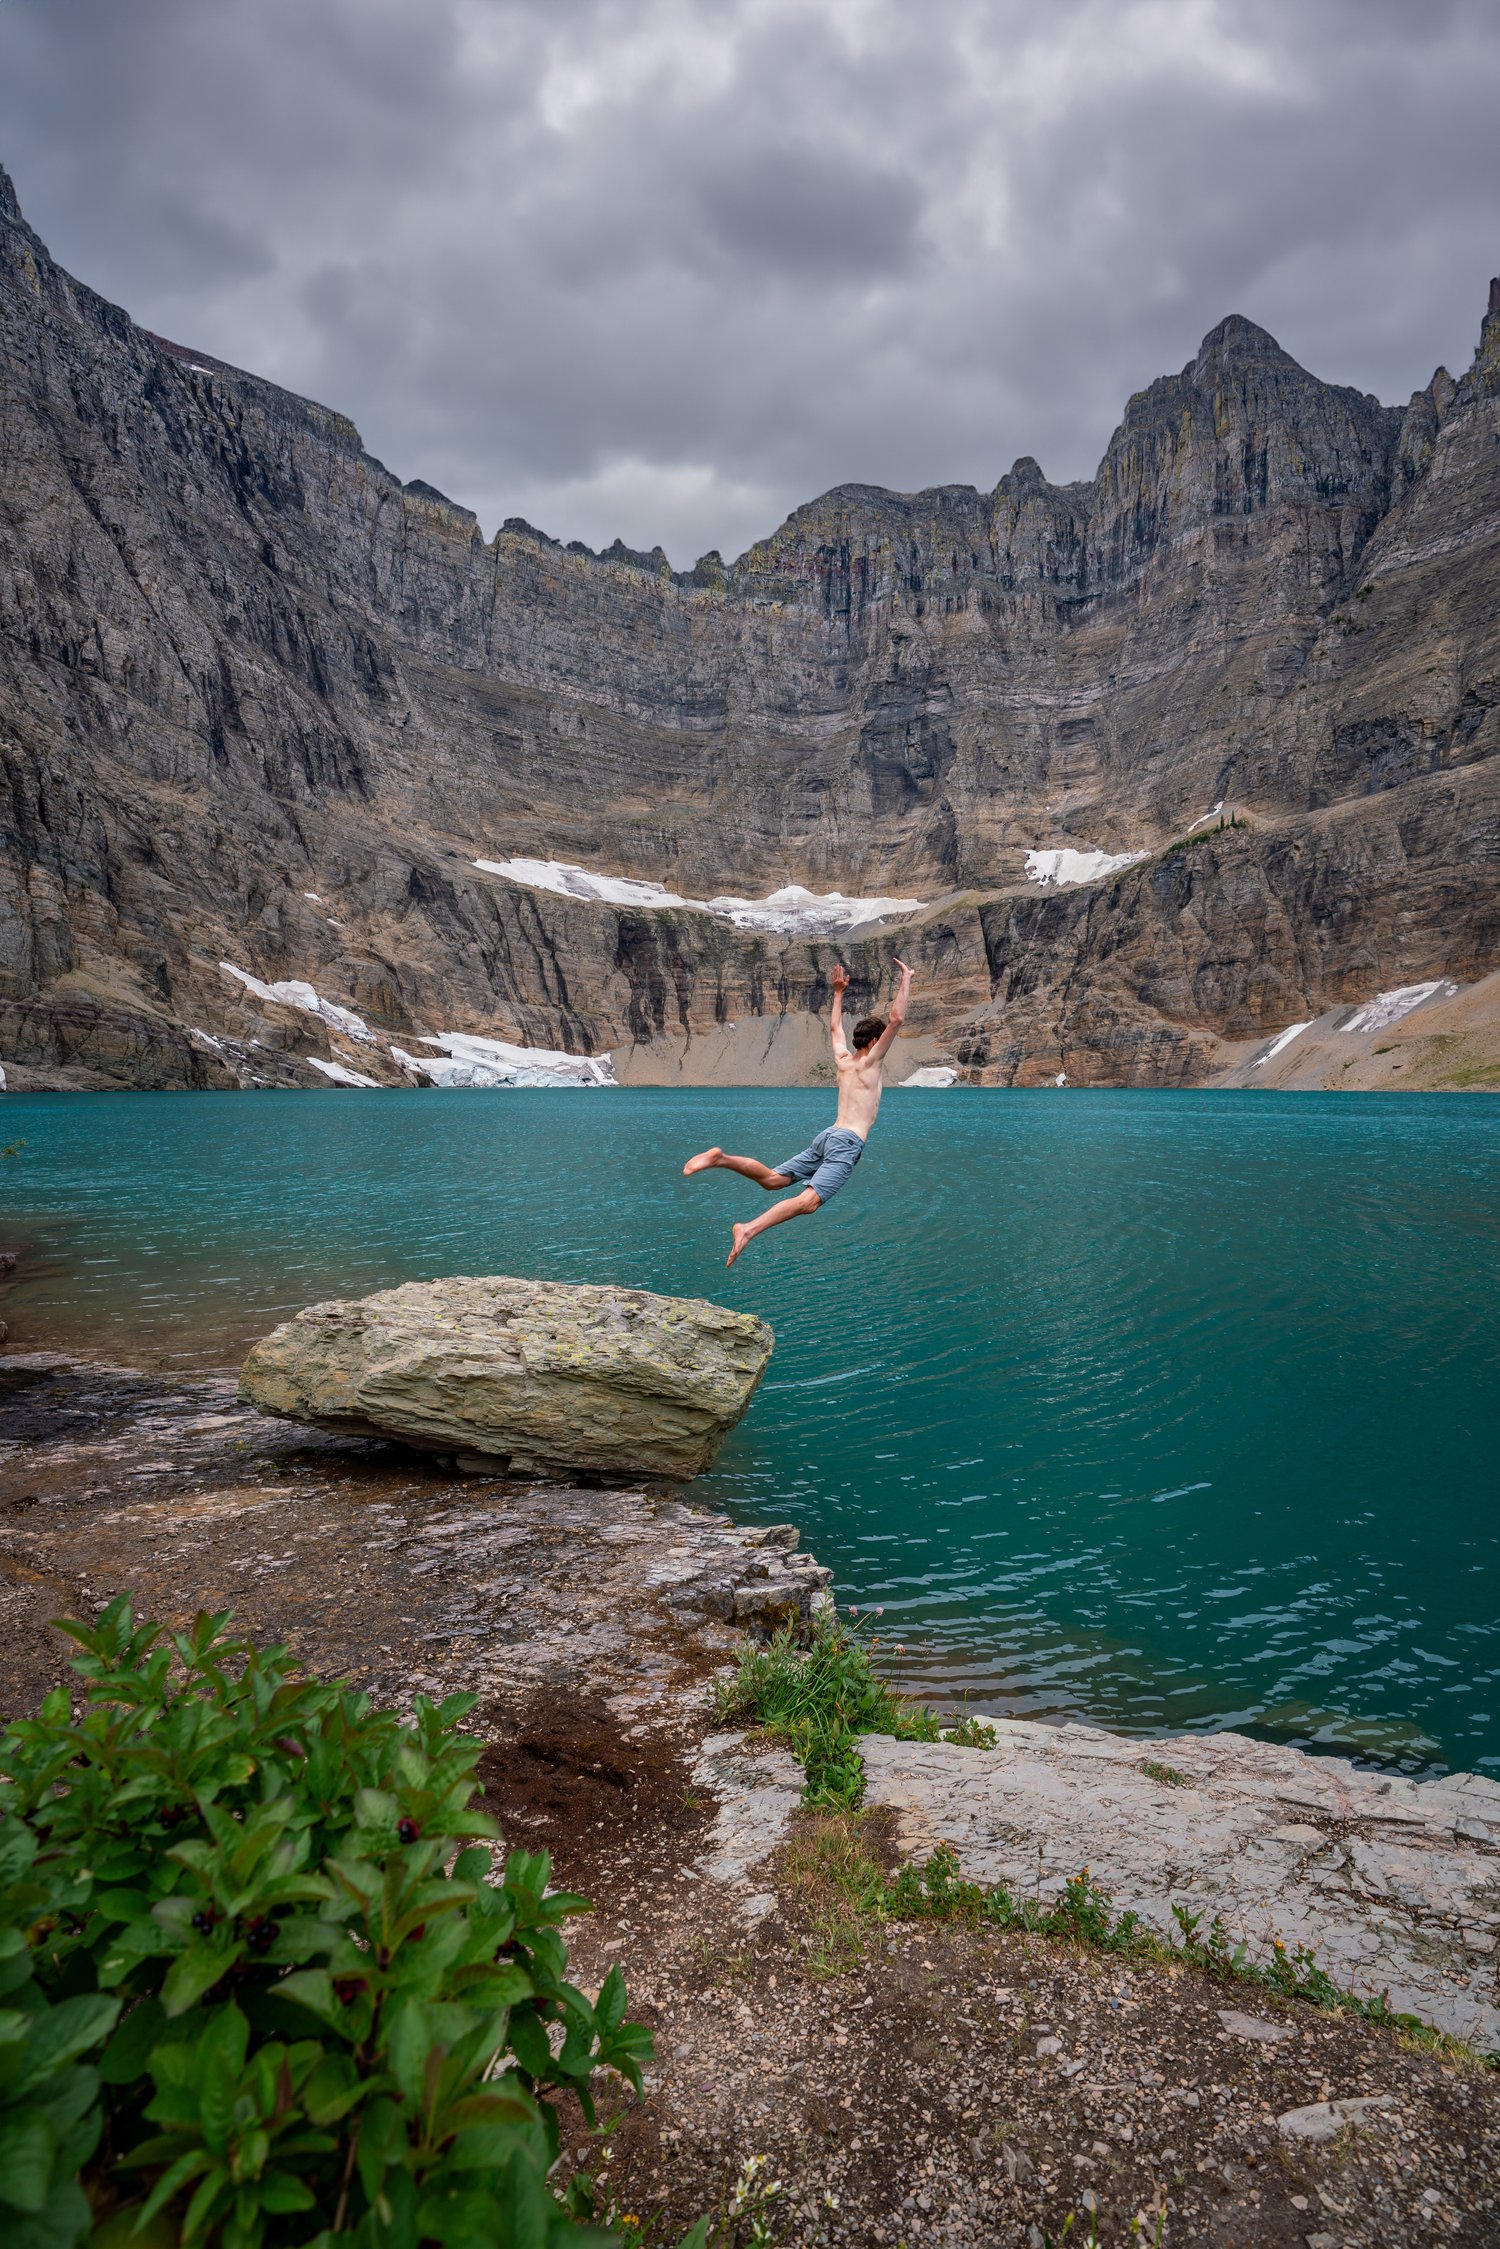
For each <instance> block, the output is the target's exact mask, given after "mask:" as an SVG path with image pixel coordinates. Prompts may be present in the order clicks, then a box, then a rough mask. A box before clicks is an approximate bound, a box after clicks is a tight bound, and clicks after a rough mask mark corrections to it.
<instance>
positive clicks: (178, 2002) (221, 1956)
mask: <svg viewBox="0 0 1500 2249" xmlns="http://www.w3.org/2000/svg"><path fill="white" fill-rule="evenodd" d="M238 1952H239V1946H238V1945H237V1944H236V1943H235V1941H234V1939H233V1938H232V1937H231V1938H230V1939H229V1941H228V1942H227V1943H226V1942H225V1941H224V1940H223V1939H222V1938H221V1939H220V1941H219V1942H218V1943H217V1944H195V1945H190V1946H189V1947H188V1949H187V1951H186V1952H180V1953H179V1954H178V1955H177V1958H176V1959H175V1960H174V1961H173V1962H172V1965H171V1967H170V1968H169V1969H168V1970H167V1976H166V1981H165V1982H164V1983H163V1985H162V1987H161V2003H162V2005H163V2007H164V2008H165V2009H166V2011H167V2013H168V2014H169V2015H182V2014H186V2012H187V2010H188V2008H189V2007H192V2006H195V2005H196V2004H197V2002H198V2001H199V2000H200V1999H201V1998H202V1997H203V1994H204V1993H205V1991H210V1990H212V1988H213V1986H214V1985H215V1984H216V1983H218V1982H219V1981H220V1979H221V1978H222V1977H223V1976H225V1975H227V1973H228V1972H229V1970H230V1969H231V1968H232V1967H233V1966H234V1963H235V1959H236V1957H237V1956H238Z"/></svg>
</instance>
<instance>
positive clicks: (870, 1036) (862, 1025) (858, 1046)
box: [854, 1015, 885, 1054]
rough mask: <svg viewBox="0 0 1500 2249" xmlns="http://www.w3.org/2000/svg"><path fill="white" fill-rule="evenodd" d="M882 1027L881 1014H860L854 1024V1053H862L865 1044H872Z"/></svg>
mask: <svg viewBox="0 0 1500 2249" xmlns="http://www.w3.org/2000/svg"><path fill="white" fill-rule="evenodd" d="M884 1029H885V1017H884V1016H883V1015H862V1016H861V1017H860V1019H859V1021H858V1022H857V1023H856V1024H855V1026H854V1051H855V1053H856V1054H863V1052H864V1050H865V1048H866V1047H867V1046H873V1045H874V1044H875V1041H876V1040H877V1039H878V1038H879V1036H880V1034H881V1032H882V1031H883V1030H884Z"/></svg>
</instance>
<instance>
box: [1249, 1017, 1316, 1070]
mask: <svg viewBox="0 0 1500 2249" xmlns="http://www.w3.org/2000/svg"><path fill="white" fill-rule="evenodd" d="M1310 1029H1311V1024H1310V1023H1291V1024H1289V1025H1288V1026H1287V1028H1286V1029H1285V1030H1284V1031H1282V1032H1280V1033H1278V1035H1277V1036H1276V1037H1275V1038H1274V1039H1272V1041H1271V1043H1270V1045H1269V1046H1268V1047H1267V1048H1266V1051H1265V1053H1264V1054H1257V1056H1256V1057H1255V1060H1254V1061H1253V1062H1252V1063H1251V1065H1250V1067H1251V1069H1252V1070H1263V1069H1264V1068H1265V1066H1266V1064H1267V1063H1268V1062H1269V1061H1270V1060H1271V1059H1272V1057H1273V1056H1275V1055H1278V1054H1279V1053H1280V1052H1281V1050H1282V1048H1283V1047H1284V1046H1290V1045H1291V1043H1292V1041H1293V1039H1297V1038H1300V1037H1301V1036H1302V1033H1303V1032H1304V1031H1306V1030H1310Z"/></svg>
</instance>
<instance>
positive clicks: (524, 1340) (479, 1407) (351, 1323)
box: [240, 1275, 775, 1481]
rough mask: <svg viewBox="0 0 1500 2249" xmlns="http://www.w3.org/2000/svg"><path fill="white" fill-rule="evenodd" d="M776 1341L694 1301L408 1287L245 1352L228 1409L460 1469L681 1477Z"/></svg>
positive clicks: (487, 1283) (636, 1292)
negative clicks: (375, 1441)
mask: <svg viewBox="0 0 1500 2249" xmlns="http://www.w3.org/2000/svg"><path fill="white" fill-rule="evenodd" d="M774 1342H775V1337H774V1335H773V1334H772V1331H771V1329H770V1328H768V1327H767V1326H766V1324H765V1322H764V1321H763V1320H757V1319H754V1318H752V1317H751V1316H750V1315H749V1314H748V1313H744V1312H727V1311H725V1310H724V1308H723V1306H722V1305H718V1304H707V1303H704V1302H702V1301H701V1300H700V1299H698V1298H695V1297H681V1296H651V1295H648V1294H647V1293H646V1291H645V1290H644V1289H628V1288H596V1287H591V1286H588V1285H586V1284H584V1283H582V1282H577V1283H573V1282H561V1281H521V1280H510V1279H507V1278H505V1277H504V1276H500V1275H495V1276H491V1277H489V1278H486V1279H453V1280H446V1281H412V1282H408V1283H407V1285H406V1286H405V1287H404V1288H393V1289H382V1290H381V1291H380V1293H379V1294H378V1295H375V1296H363V1297H356V1298H353V1299H350V1300H347V1301H336V1302H333V1303H328V1304H312V1305H309V1306H308V1308H307V1310H306V1311H303V1312H299V1313H298V1314H297V1316H296V1318H295V1319H294V1320H288V1321H287V1322H286V1323H285V1325H284V1326H282V1327H279V1328H277V1329H275V1330H274V1331H273V1333H272V1334H270V1335H268V1336H267V1337H266V1338H265V1340H264V1342H261V1343H257V1344H256V1346H255V1348H254V1350H253V1351H252V1352H251V1353H250V1356H249V1358H248V1359H247V1360H246V1361H245V1364H244V1368H243V1370H242V1372H241V1375H240V1397H241V1399H242V1400H243V1401H244V1402H245V1403H246V1404H249V1405H255V1406H259V1407H260V1408H261V1409H262V1411H263V1412H265V1413H273V1414H279V1415H281V1416H282V1417H283V1418H284V1419H286V1420H288V1421H308V1422H313V1423H315V1424H316V1425H317V1426H318V1427H319V1428H322V1429H337V1430H343V1431H347V1432H349V1433H351V1434H354V1435H358V1436H379V1437H399V1438H401V1439H403V1440H404V1441H405V1442H406V1443H407V1444H413V1445H420V1446H423V1447H425V1448H427V1449H428V1450H432V1451H437V1452H448V1453H456V1454H458V1455H459V1456H460V1457H461V1458H462V1460H463V1461H464V1463H465V1464H466V1465H467V1464H469V1463H470V1462H472V1463H473V1464H474V1465H479V1464H480V1463H481V1462H488V1461H493V1462H494V1464H495V1466H496V1467H497V1468H499V1467H501V1466H503V1465H506V1464H508V1465H509V1468H510V1470H511V1471H512V1472H513V1473H515V1474H523V1475H524V1474H530V1473H532V1472H534V1471H536V1470H548V1471H552V1470H560V1471H564V1472H566V1473H569V1474H577V1473H578V1472H580V1471H583V1472H588V1473H593V1474H604V1475H613V1476H652V1477H667V1478H670V1479H672V1480H674V1481H685V1480H686V1479H687V1478H688V1477H690V1476H696V1475H697V1474H698V1473H699V1471H700V1470H701V1469H704V1468H706V1467H707V1466H708V1464H709V1462H710V1461H711V1460H712V1459H713V1456H714V1454H715V1453H716V1452H717V1451H718V1449H719V1446H720V1444H721V1443H722V1441H723V1439H724V1436H725V1434H726V1432H727V1431H728V1430H730V1429H732V1428H733V1427H734V1425H735V1423H736V1422H737V1421H738V1420H739V1418H740V1416H741V1414H742V1413H743V1412H744V1411H745V1408H746V1407H747V1406H748V1405H749V1403H750V1400H751V1398H752V1397H753V1395H754V1393H755V1387H756V1384H757V1383H758V1382H759V1381H760V1378H761V1376H762V1375H763V1374H764V1373H765V1371H766V1365H767V1362H768V1361H769V1359H770V1356H771V1349H772V1345H773V1344H774Z"/></svg>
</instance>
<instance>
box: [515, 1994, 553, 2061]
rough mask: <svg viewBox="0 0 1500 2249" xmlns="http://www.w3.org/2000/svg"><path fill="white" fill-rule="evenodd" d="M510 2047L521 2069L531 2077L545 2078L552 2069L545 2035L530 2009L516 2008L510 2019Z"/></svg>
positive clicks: (550, 2050) (550, 2049) (549, 2049)
mask: <svg viewBox="0 0 1500 2249" xmlns="http://www.w3.org/2000/svg"><path fill="white" fill-rule="evenodd" d="M510 2047H511V2052H512V2053H513V2054H514V2055H515V2057H516V2060H517V2061H518V2062H519V2063H520V2065H521V2067H522V2069H524V2070H526V2071H528V2072H529V2074H530V2075H531V2076H532V2077H545V2076H546V2075H547V2073H548V2072H549V2071H550V2069H551V2067H552V2048H551V2046H550V2045H549V2043H548V2040H547V2033H546V2031H545V2030H543V2028H542V2026H541V2023H540V2022H539V2021H538V2020H537V2017H536V2013H535V2011H534V2010H533V2009H532V2008H530V2007H518V2008H517V2009H516V2011H515V2013H514V2014H513V2015H512V2016H511V2018H510Z"/></svg>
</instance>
